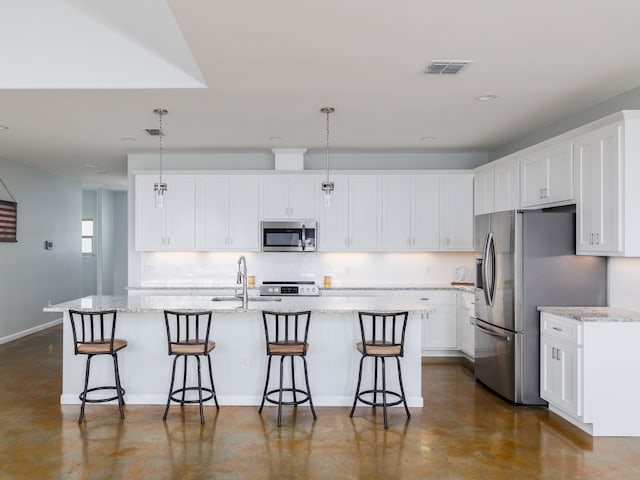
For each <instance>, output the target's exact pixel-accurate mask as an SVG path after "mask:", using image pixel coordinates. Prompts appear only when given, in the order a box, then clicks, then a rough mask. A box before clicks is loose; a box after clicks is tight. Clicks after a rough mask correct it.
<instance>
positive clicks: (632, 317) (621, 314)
mask: <svg viewBox="0 0 640 480" xmlns="http://www.w3.org/2000/svg"><path fill="white" fill-rule="evenodd" d="M538 310H539V311H541V312H545V313H550V314H552V315H557V316H559V317H565V318H570V319H572V320H578V321H579V322H640V312H636V311H634V310H626V309H623V308H612V307H538Z"/></svg>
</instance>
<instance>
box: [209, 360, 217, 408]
mask: <svg viewBox="0 0 640 480" xmlns="http://www.w3.org/2000/svg"><path fill="white" fill-rule="evenodd" d="M207 360H209V380H211V391H212V392H213V401H214V402H215V404H216V410H220V405H218V397H217V396H216V387H215V386H214V385H213V370H212V369H211V355H207Z"/></svg>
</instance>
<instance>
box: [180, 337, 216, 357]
mask: <svg viewBox="0 0 640 480" xmlns="http://www.w3.org/2000/svg"><path fill="white" fill-rule="evenodd" d="M214 348H216V342H213V341H211V340H207V342H206V343H205V341H204V340H189V341H188V342H184V343H172V344H171V347H170V351H171V353H170V354H169V355H206V354H207V353H211V351H212V350H213V349H214Z"/></svg>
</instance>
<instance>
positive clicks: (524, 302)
mask: <svg viewBox="0 0 640 480" xmlns="http://www.w3.org/2000/svg"><path fill="white" fill-rule="evenodd" d="M474 227H475V230H474V236H475V242H474V243H475V247H474V248H475V252H476V285H475V312H476V315H475V316H476V328H475V341H476V347H475V376H476V379H477V380H479V381H480V382H482V383H483V384H484V385H486V386H487V387H489V388H490V389H492V390H493V391H495V392H496V393H498V394H500V395H502V396H503V397H505V398H506V399H507V400H509V401H510V402H512V403H515V404H522V405H544V404H546V402H544V400H542V399H541V398H540V321H539V319H540V316H539V312H538V311H537V307H538V306H541V305H547V306H596V305H606V301H607V263H606V258H604V257H590V256H576V255H575V242H576V233H575V213H573V212H564V211H560V212H558V211H554V212H551V211H547V212H543V211H506V212H497V213H491V214H487V215H478V216H476V217H475V225H474Z"/></svg>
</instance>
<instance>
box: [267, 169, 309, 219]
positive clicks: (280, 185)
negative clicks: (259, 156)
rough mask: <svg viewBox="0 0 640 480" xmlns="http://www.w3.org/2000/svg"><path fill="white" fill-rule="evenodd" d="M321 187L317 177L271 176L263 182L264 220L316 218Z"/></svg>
mask: <svg viewBox="0 0 640 480" xmlns="http://www.w3.org/2000/svg"><path fill="white" fill-rule="evenodd" d="M319 189H320V187H319V184H318V181H317V177H316V176H309V175H269V176H266V177H264V178H263V181H262V218H263V219H264V220H287V219H300V220H310V219H315V218H316V199H317V198H318V191H319Z"/></svg>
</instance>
